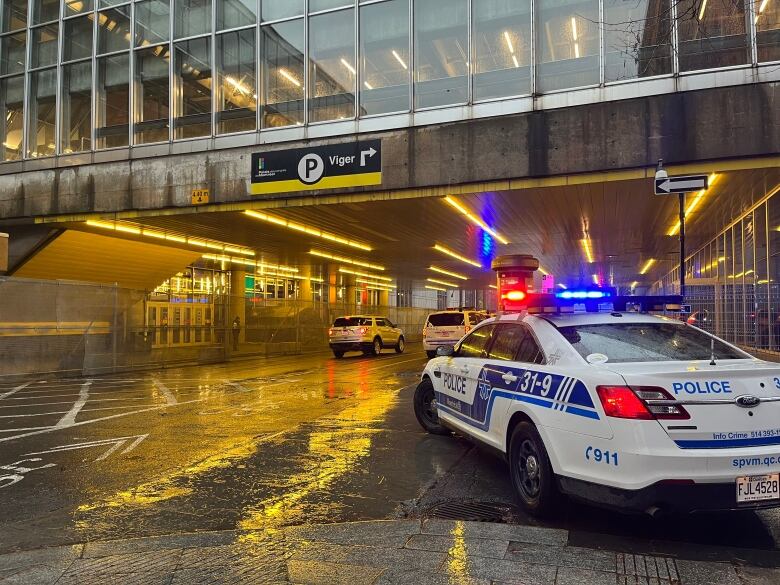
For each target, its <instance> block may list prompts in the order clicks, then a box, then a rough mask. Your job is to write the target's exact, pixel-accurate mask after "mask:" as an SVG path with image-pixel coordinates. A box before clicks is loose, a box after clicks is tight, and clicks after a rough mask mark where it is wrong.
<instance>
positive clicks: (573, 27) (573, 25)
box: [571, 16, 577, 42]
mask: <svg viewBox="0 0 780 585" xmlns="http://www.w3.org/2000/svg"><path fill="white" fill-rule="evenodd" d="M571 38H572V39H574V41H575V42H576V41H577V19H576V18H575V17H574V16H572V17H571Z"/></svg>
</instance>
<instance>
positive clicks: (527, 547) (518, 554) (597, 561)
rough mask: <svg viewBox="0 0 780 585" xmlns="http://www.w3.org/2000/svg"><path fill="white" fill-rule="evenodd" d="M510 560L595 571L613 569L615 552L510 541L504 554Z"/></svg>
mask: <svg viewBox="0 0 780 585" xmlns="http://www.w3.org/2000/svg"><path fill="white" fill-rule="evenodd" d="M504 558H506V559H509V560H512V561H526V562H529V563H537V564H543V565H555V566H563V567H577V568H580V569H593V570H597V571H613V572H614V571H615V567H616V558H615V553H613V552H610V551H603V550H595V549H590V548H580V547H575V546H554V545H553V546H551V545H544V544H533V543H527V542H510V543H509V549H508V550H507V553H506V555H505V557H504Z"/></svg>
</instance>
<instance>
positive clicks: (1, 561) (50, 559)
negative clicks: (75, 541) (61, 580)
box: [0, 544, 84, 570]
mask: <svg viewBox="0 0 780 585" xmlns="http://www.w3.org/2000/svg"><path fill="white" fill-rule="evenodd" d="M83 548H84V547H83V546H82V545H80V544H79V545H74V546H58V547H53V548H44V549H40V550H30V551H21V552H15V553H8V554H4V555H0V570H4V569H15V568H18V567H22V568H27V567H32V566H47V567H60V566H66V567H67V565H69V564H70V563H72V562H73V561H74V560H75V559H77V558H78V557H79V556H81V553H82V551H83Z"/></svg>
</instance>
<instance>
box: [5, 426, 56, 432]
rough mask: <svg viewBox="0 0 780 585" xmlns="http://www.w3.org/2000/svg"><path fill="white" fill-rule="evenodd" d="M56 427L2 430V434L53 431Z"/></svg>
mask: <svg viewBox="0 0 780 585" xmlns="http://www.w3.org/2000/svg"><path fill="white" fill-rule="evenodd" d="M53 428H54V427H27V428H25V429H0V433H18V432H21V431H37V430H39V429H53Z"/></svg>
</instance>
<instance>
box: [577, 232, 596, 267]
mask: <svg viewBox="0 0 780 585" xmlns="http://www.w3.org/2000/svg"><path fill="white" fill-rule="evenodd" d="M580 246H581V247H582V252H583V254H585V259H586V260H587V261H588V264H593V262H594V260H593V246H592V245H591V243H590V238H583V239H581V240H580Z"/></svg>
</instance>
